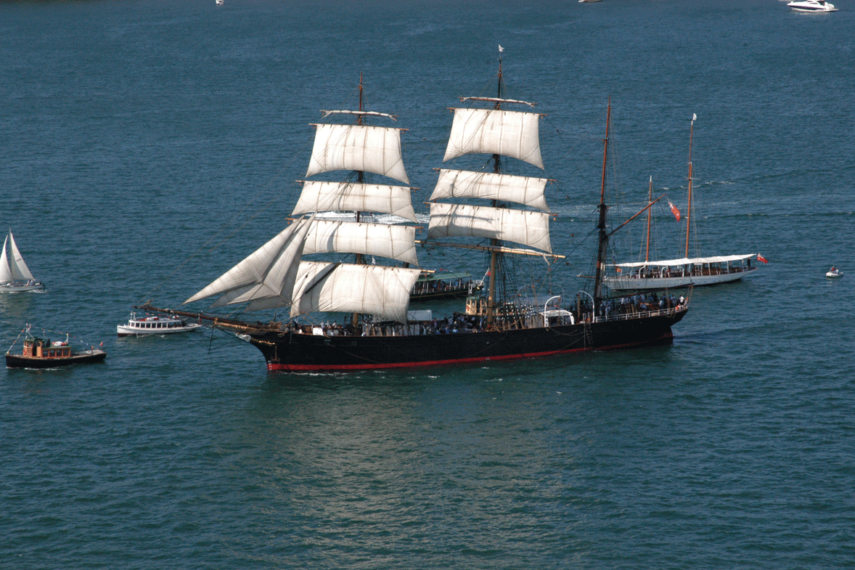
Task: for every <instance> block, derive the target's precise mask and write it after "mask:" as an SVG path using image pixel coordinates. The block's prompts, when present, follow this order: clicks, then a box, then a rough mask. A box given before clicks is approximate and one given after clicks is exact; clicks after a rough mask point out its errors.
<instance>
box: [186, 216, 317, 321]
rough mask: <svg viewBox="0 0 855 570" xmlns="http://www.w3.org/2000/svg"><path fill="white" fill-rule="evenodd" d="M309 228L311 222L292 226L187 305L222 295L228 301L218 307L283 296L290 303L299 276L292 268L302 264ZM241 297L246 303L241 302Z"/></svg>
mask: <svg viewBox="0 0 855 570" xmlns="http://www.w3.org/2000/svg"><path fill="white" fill-rule="evenodd" d="M309 225H310V222H309V221H307V220H300V221H298V222H295V223H293V224H291V225H290V226H288V227H287V228H285V229H284V230H282V231H281V232H280V233H279V234H278V235H277V236H276V237H274V238H273V239H272V240H270V241H269V242H267V243H266V244H264V245H263V246H261V247H260V248H258V249H257V250H255V251H254V252H253V253H252V254H251V255H250V256H249V257H247V258H246V259H244V260H243V261H241V262H240V263H238V264H237V265H235V266H234V267H232V268H231V269H230V270H228V271H227V272H226V273H224V274H223V275H222V276H221V277H220V278H219V279H217V280H215V281H214V282H213V283H211V284H210V285H208V286H207V287H205V288H204V289H202V290H201V291H199V292H198V293H196V294H195V295H193V296H192V297H190V298H189V299H187V300H186V301H184V304H187V303H192V302H193V301H197V300H199V299H204V298H206V297H212V296H214V295H221V294H224V298H221V299H218V300H217V302H216V303H215V304H214V306H222V305H226V304H233V303H240V302H244V301H249V300H251V299H253V298H256V297H268V296H279V295H282V296H283V297H286V298H288V299H289V300H290V289H292V288H293V279H294V278H295V273H296V269H291V266H292V265H293V266H295V267H296V265H297V263H295V261H296V262H299V259H300V255H301V252H302V247H303V242H304V239H305V235H306V232H308V230H309ZM289 269H291V272H290V286H289V283H288V281H289ZM239 298H242V300H240V301H238V300H237V299H239Z"/></svg>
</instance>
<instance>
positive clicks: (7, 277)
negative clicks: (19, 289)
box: [0, 236, 13, 283]
mask: <svg viewBox="0 0 855 570" xmlns="http://www.w3.org/2000/svg"><path fill="white" fill-rule="evenodd" d="M7 243H9V236H6V239H5V240H3V254H2V255H0V283H9V282H11V281H12V280H13V279H12V269H11V268H10V267H9V259H8V258H7V257H6V244H7Z"/></svg>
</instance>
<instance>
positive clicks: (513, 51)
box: [0, 0, 855, 569]
mask: <svg viewBox="0 0 855 570" xmlns="http://www.w3.org/2000/svg"><path fill="white" fill-rule="evenodd" d="M518 4H519V3H515V2H486V1H485V2H405V3H401V4H400V5H392V4H391V3H385V2H376V1H374V2H313V3H311V4H309V3H305V4H304V3H297V2H274V1H272V0H259V1H239V0H226V3H225V5H223V6H221V7H217V6H215V5H214V2H213V1H210V0H206V1H204V2H201V1H198V2H196V1H192V2H191V1H186V2H165V1H150V2H117V1H114V2H105V1H91V2H5V3H0V62H2V63H1V64H0V157H2V158H0V198H2V200H0V203H2V204H3V206H2V208H0V228H2V230H3V231H6V229H7V228H9V227H11V228H12V230H13V231H14V233H15V235H16V237H17V240H18V244H19V246H20V248H21V250H22V252H23V254H24V256H25V258H26V260H27V262H28V263H29V266H30V268H31V269H32V270H33V271H34V273H35V274H36V276H37V277H38V278H40V279H42V280H44V281H45V282H46V283H47V284H48V288H49V292H48V293H47V294H44V295H16V296H3V297H0V340H2V342H4V343H6V346H8V345H10V344H11V343H12V341H13V340H14V339H15V337H16V336H17V335H18V333H19V332H20V330H21V329H22V328H23V325H24V323H27V322H32V323H36V324H37V325H39V326H42V327H45V328H49V329H51V330H56V331H67V330H68V331H71V332H72V333H73V334H75V335H76V336H78V337H80V338H82V339H84V340H86V341H87V342H89V343H90V344H98V343H100V342H102V341H103V342H104V346H105V348H106V349H107V351H108V353H109V356H108V359H107V362H106V363H105V364H104V365H100V366H90V367H77V368H72V369H67V370H55V371H42V372H35V371H6V370H2V372H0V458H2V459H0V566H2V567H5V568H93V567H110V568H125V567H127V568H278V567H327V568H332V567H336V568H337V567H366V568H389V567H395V568H434V567H455V568H456V567H490V568H493V567H507V568H556V567H568V568H657V569H658V568H758V567H759V568H841V567H846V566H851V565H853V564H855V555H853V552H855V515H853V512H855V500H854V499H853V491H852V489H853V486H855V426H853V410H855V395H853V390H854V389H855V364H853V359H852V355H851V352H852V348H853V340H855V338H854V337H855V334H853V328H852V326H851V323H850V313H851V312H852V310H853V302H852V299H853V287H852V283H853V280H855V256H853V253H852V251H853V250H852V244H853V236H855V231H854V230H855V228H853V221H855V214H853V212H855V197H853V188H855V158H853V156H855V153H853V151H855V144H853V142H852V141H853V135H852V133H853V132H855V96H853V95H855V54H853V44H855V34H853V33H852V31H853V30H855V17H853V14H855V5H852V4H851V2H849V1H848V0H838V2H837V4H838V7H839V8H840V11H839V12H837V13H834V14H826V15H800V14H795V13H792V12H791V11H790V10H789V9H787V8H786V6H785V4H784V3H783V2H778V1H776V0H762V1H761V0H748V1H742V2H730V1H718V2H717V1H713V0H706V1H701V0H698V1H692V2H688V1H676V0H665V1H655V2H653V1H641V0H636V1H632V0H626V1H618V0H604V1H603V2H601V3H599V4H592V5H587V4H578V3H576V2H573V1H567V2H553V1H544V2H538V3H532V4H530V5H524V6H519V5H518ZM498 44H502V45H503V46H504V47H505V48H506V51H505V58H504V66H505V78H506V80H507V83H508V96H510V97H513V98H520V99H527V100H533V101H536V102H538V107H537V110H538V111H540V112H542V113H545V114H546V115H547V117H546V118H545V119H544V121H543V125H542V135H543V136H542V139H543V143H542V144H543V155H544V161H545V163H546V174H547V176H549V177H550V178H554V179H556V180H557V187H554V188H552V191H553V193H552V194H551V196H550V197H551V202H550V204H551V206H552V208H553V210H555V211H556V212H557V213H558V214H559V217H558V219H557V220H556V222H555V223H554V226H553V247H554V249H555V250H556V252H557V253H564V254H567V255H568V262H569V263H570V265H569V266H564V268H563V269H562V270H561V271H557V272H556V273H555V275H554V277H553V280H554V282H555V284H556V286H558V285H560V286H562V287H563V288H564V290H565V291H566V292H571V293H572V292H575V291H576V290H578V289H579V288H580V287H581V286H582V283H581V282H580V281H579V280H578V279H576V277H575V276H576V275H577V274H578V273H584V272H586V271H587V269H588V267H589V265H590V261H591V254H592V250H593V243H592V241H591V238H590V237H588V238H587V239H586V236H588V235H589V233H590V231H591V229H592V227H593V225H594V218H593V216H592V212H593V210H594V204H595V201H596V199H597V192H598V190H599V178H600V169H601V160H602V159H601V152H602V142H601V138H602V136H603V132H604V127H605V109H606V104H607V99H608V97H609V96H611V98H612V105H613V114H612V126H613V137H612V142H613V143H614V146H613V150H614V152H613V157H614V158H615V159H616V160H615V161H614V163H613V164H614V166H613V167H612V168H610V170H609V180H610V191H611V196H612V197H613V199H614V200H615V201H618V202H619V203H620V205H621V206H622V208H620V209H619V212H616V214H622V213H627V215H628V213H629V212H630V210H631V209H632V208H633V207H634V206H635V205H636V204H638V203H643V202H644V199H645V197H646V190H647V180H648V177H649V176H651V175H652V176H653V177H654V185H655V187H656V190H657V192H658V193H661V192H664V191H667V192H668V196H669V198H670V199H671V200H672V201H674V202H675V203H677V204H678V205H679V206H681V207H683V206H684V204H685V195H684V191H683V189H682V188H684V187H685V176H686V158H687V143H688V126H689V119H690V117H691V115H692V113H697V114H698V121H697V122H696V125H695V141H694V152H693V158H694V161H695V168H696V176H697V178H698V182H697V185H696V189H697V197H698V211H697V212H698V216H699V218H700V220H699V239H698V243H697V247H698V249H699V250H700V253H706V254H731V253H748V252H757V251H760V252H761V253H762V254H763V255H764V256H765V257H766V258H768V259H769V260H770V263H769V265H767V266H763V267H762V268H761V269H760V271H758V272H757V274H756V275H754V276H753V277H752V278H751V279H749V280H746V281H745V282H741V283H737V284H732V285H727V286H722V287H719V288H715V289H708V290H699V291H696V292H695V294H694V297H693V299H692V309H691V311H690V313H689V314H688V316H687V317H686V319H685V320H684V321H683V322H682V323H680V325H679V326H678V327H677V328H676V329H675V331H674V332H675V336H676V338H675V342H674V344H673V345H672V346H667V347H656V348H651V349H643V350H627V351H620V352H608V353H594V354H586V355H582V356H575V357H569V358H556V359H547V360H540V361H527V362H516V363H512V364H502V365H494V364H490V365H487V366H475V367H468V368H464V369H454V368H437V369H432V370H426V371H421V370H420V371H415V372H394V373H390V372H382V373H379V372H378V373H360V374H347V375H336V376H332V375H319V376H312V375H301V376H292V375H283V374H269V373H268V372H267V371H266V369H265V365H264V360H263V358H262V357H261V354H260V353H259V352H258V351H257V350H256V349H254V348H253V347H251V346H249V345H247V344H245V343H242V342H240V341H237V340H236V339H234V338H231V337H227V336H225V335H214V336H213V337H212V336H211V335H210V333H199V334H195V335H193V336H187V337H183V338H172V339H164V338H150V339H140V340H126V339H122V340H119V339H117V338H115V325H116V324H118V323H119V322H121V321H122V320H126V319H127V315H128V312H129V311H130V307H131V305H132V304H134V303H137V302H139V301H142V300H144V299H148V298H153V299H154V300H155V301H156V302H158V303H160V304H165V305H171V306H175V305H177V304H178V303H180V302H181V301H182V300H183V299H185V298H187V297H188V296H189V295H191V294H192V293H194V292H195V291H197V290H198V289H200V288H201V287H202V286H204V285H205V284H207V283H208V282H209V281H211V280H212V279H214V278H215V277H217V276H218V275H219V274H220V273H221V272H222V271H224V270H225V269H227V268H229V267H230V266H231V265H232V264H234V263H235V262H236V261H238V260H239V259H241V258H242V257H243V256H245V255H247V254H248V253H249V252H250V251H252V250H253V249H254V248H256V247H258V246H259V245H260V244H261V243H263V242H264V241H266V240H267V239H269V238H270V237H271V236H272V235H274V234H275V233H276V232H278V231H279V230H280V229H281V228H282V226H283V224H284V219H285V218H286V217H287V216H288V215H289V214H290V211H291V209H292V207H293V204H294V203H295V201H296V197H297V192H298V187H297V186H296V185H295V184H294V183H293V181H294V180H296V179H298V178H301V177H303V176H304V174H305V166H306V164H307V163H308V156H309V152H310V145H311V137H312V131H311V128H310V127H309V126H308V123H310V122H315V121H317V120H318V119H319V117H320V114H319V112H318V111H319V109H334V108H349V107H351V108H352V106H353V104H354V102H355V96H356V85H357V83H358V75H359V73H360V72H362V73H363V74H364V82H365V93H366V101H367V103H368V106H369V108H370V109H372V110H377V111H385V112H392V113H395V114H397V115H398V117H399V118H398V123H397V125H399V126H401V127H404V128H407V129H409V131H407V133H405V136H404V156H405V160H406V164H407V169H408V173H409V174H410V178H411V181H412V183H413V185H414V186H417V187H419V188H421V190H419V191H417V192H416V193H414V203H415V204H416V205H417V209H419V210H420V211H421V212H424V211H425V208H424V206H423V204H422V202H423V201H424V200H425V199H426V198H427V196H428V195H429V191H430V189H431V188H432V185H433V183H434V182H435V179H436V174H435V172H434V171H433V170H432V169H433V168H436V167H439V166H440V164H441V158H442V151H443V149H444V144H445V138H446V137H447V134H448V129H449V126H450V121H451V115H450V113H449V112H448V111H447V110H446V108H447V107H450V106H453V105H455V104H457V103H458V99H457V97H458V96H462V95H490V94H492V90H493V88H494V85H493V81H494V76H495V72H496V55H497V52H496V47H497V45H498ZM618 217H620V216H619V215H616V216H615V218H614V220H617V218H618ZM656 222H658V223H657V224H656V226H657V227H658V228H659V229H658V230H657V232H658V233H657V234H656V235H657V241H656V244H657V248H658V250H657V251H658V253H660V254H661V255H667V256H672V255H674V256H676V255H680V254H681V252H680V249H679V247H680V236H679V235H678V233H677V226H676V224H675V222H674V221H673V219H670V218H669V214H667V212H665V211H664V210H660V211H659V212H657V217H656ZM641 235H642V234H641V226H639V227H637V228H631V229H630V230H629V231H628V232H626V235H625V237H623V238H622V239H621V240H618V244H617V245H619V246H620V245H622V246H624V247H625V248H627V249H631V250H632V251H630V252H629V253H627V256H632V255H634V254H635V253H637V250H638V243H639V242H640V238H641ZM215 247H216V249H214V248H215ZM212 250H213V251H212ZM624 251H627V250H626V249H625V250H624ZM422 262H423V264H424V265H426V266H432V267H436V266H442V265H445V264H454V263H456V264H462V265H464V267H461V268H464V269H470V270H471V271H473V272H476V271H482V270H483V266H482V265H479V264H481V263H482V261H481V260H480V259H460V257H459V255H458V254H455V256H451V255H450V254H448V255H447V256H446V257H443V255H442V254H440V253H438V252H433V254H432V255H431V256H428V255H422ZM533 263H534V264H533V265H531V266H530V267H531V268H533V269H535V270H537V271H539V272H542V270H543V269H544V268H545V264H543V263H542V261H536V262H533ZM537 263H539V264H540V265H537ZM832 264H834V265H838V266H839V267H842V268H843V270H844V271H847V272H848V273H849V274H850V275H849V276H847V277H844V278H843V279H841V280H839V281H834V282H832V281H827V280H826V279H825V278H824V273H825V271H826V270H827V269H828V268H829V267H830V266H831V265H832Z"/></svg>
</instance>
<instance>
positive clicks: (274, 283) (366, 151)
mask: <svg viewBox="0 0 855 570" xmlns="http://www.w3.org/2000/svg"><path fill="white" fill-rule="evenodd" d="M359 93H360V105H359V107H358V109H357V110H350V111H322V112H323V113H324V117H332V116H337V117H339V118H341V117H345V118H347V117H351V118H352V119H351V121H350V122H348V123H347V124H340V123H322V124H317V125H314V126H315V129H316V132H315V142H314V147H313V150H312V156H311V159H310V162H309V168H308V171H307V173H306V178H307V180H305V181H303V182H302V193H301V195H300V197H299V200H298V202H297V205H296V207H295V209H294V212H293V213H292V216H294V217H295V221H294V222H293V223H292V224H291V225H289V226H288V227H287V228H285V229H284V230H283V231H282V232H281V233H279V234H278V235H277V236H276V237H274V238H273V239H272V240H270V241H269V242H268V243H266V244H265V245H263V246H262V247H261V248H259V249H258V250H256V251H255V252H254V253H252V254H251V255H250V256H249V257H247V258H246V259H244V260H243V261H241V262H240V263H238V264H237V265H236V266H235V267H233V268H232V269H231V270H229V271H228V272H226V273H225V274H224V275H223V276H221V277H220V278H218V279H217V280H215V281H214V282H213V283H211V284H210V285H208V286H207V287H205V288H204V289H202V290H201V291H199V292H198V293H196V294H195V295H193V296H191V297H190V298H189V299H187V301H185V304H186V303H193V302H196V301H198V300H200V299H204V298H209V297H214V296H216V297H217V299H216V301H215V302H214V303H213V307H223V306H227V305H236V304H241V305H242V306H244V310H245V311H260V310H270V309H283V308H287V307H290V309H289V312H288V317H289V318H288V319H287V320H286V319H280V320H275V319H274V320H272V321H270V322H266V323H262V322H255V323H250V322H246V321H242V320H237V319H233V318H224V317H219V316H214V315H206V314H202V313H196V312H189V311H181V310H173V309H158V308H155V307H152V306H151V305H150V304H146V305H144V306H143V307H141V308H144V309H146V310H149V311H161V312H165V313H170V314H175V315H183V316H188V317H193V318H198V319H199V320H200V321H201V320H205V321H207V322H209V323H210V324H211V325H212V326H214V327H217V328H221V329H224V330H227V331H230V332H232V333H235V334H237V335H238V336H239V337H241V338H243V339H244V340H247V341H248V342H250V343H251V344H252V345H253V346H255V347H257V348H258V349H259V350H260V351H261V352H262V354H263V355H264V358H265V359H266V361H267V368H268V369H269V370H281V371H288V372H315V371H355V370H371V369H393V368H409V367H423V366H435V365H458V364H465V363H477V362H484V361H504V360H513V359H522V358H533V357H544V356H551V355H558V354H569V353H575V352H583V351H590V350H597V349H612V348H621V347H630V346H640V345H648V344H655V343H662V342H670V340H671V339H672V332H671V327H672V326H673V325H675V324H677V323H678V322H679V321H680V320H681V319H682V318H683V317H684V316H685V314H686V312H687V310H688V301H686V300H684V301H682V302H680V301H676V300H674V299H666V298H663V299H660V302H659V304H654V303H643V302H641V303H631V302H627V301H628V299H622V300H621V299H610V298H608V297H607V296H606V295H605V293H604V281H603V278H604V271H605V259H606V252H607V250H608V242H609V233H608V231H607V225H606V218H607V211H608V207H607V205H606V203H605V183H606V180H605V173H606V160H607V153H608V129H609V127H608V122H609V121H608V118H607V122H606V123H607V126H606V137H605V139H604V153H603V178H602V187H601V189H600V202H599V206H598V222H597V232H598V250H597V262H596V275H595V281H594V290H593V292H592V293H587V292H585V293H578V294H574V295H573V296H572V298H568V297H566V296H565V295H564V294H563V293H554V292H553V291H551V290H549V288H546V289H544V288H543V287H540V288H539V289H538V288H536V287H534V286H533V285H532V286H530V287H517V286H515V285H514V282H515V281H520V280H523V279H531V274H530V273H529V272H525V273H523V272H519V273H523V274H519V273H516V272H514V267H515V266H516V264H515V263H513V261H512V260H514V259H517V258H521V257H525V256H535V257H536V258H543V259H545V260H547V261H548V262H549V263H550V264H552V263H555V262H556V261H557V260H560V259H562V258H563V256H561V255H557V254H554V253H553V250H552V244H551V241H550V232H549V222H550V217H551V214H550V213H549V208H548V205H547V202H546V196H545V188H546V185H547V182H548V181H547V179H544V178H537V177H528V176H518V175H516V174H514V175H511V174H507V173H506V172H505V171H504V169H503V165H504V164H505V163H506V162H507V161H509V160H513V161H523V162H527V163H529V164H531V165H534V166H535V167H537V168H540V169H543V162H542V157H541V153H540V136H539V123H540V119H541V115H540V114H538V113H535V112H532V111H530V109H531V108H533V107H534V104H533V103H530V102H526V101H521V100H515V99H508V98H505V97H504V93H503V76H502V64H501V59H500V60H499V73H498V90H497V96H496V97H469V98H463V99H462V101H463V102H467V103H469V104H471V105H472V106H470V107H467V108H454V109H453V113H454V118H453V123H452V127H451V134H450V136H449V141H448V145H447V149H446V152H445V157H444V161H448V160H452V159H455V158H457V157H460V156H463V155H469V154H475V155H487V157H488V159H489V160H488V164H489V167H488V168H485V169H483V170H482V171H467V170H450V169H443V170H441V171H440V173H439V178H438V181H437V184H436V188H435V189H434V191H433V193H432V195H431V197H430V199H429V203H430V224H429V228H428V230H427V239H425V240H420V241H419V242H417V241H416V239H415V233H416V227H415V225H413V224H414V223H415V222H416V217H415V213H414V211H413V207H412V203H411V198H410V190H411V189H410V188H409V187H408V186H401V185H398V184H388V183H386V182H387V180H386V179H389V178H391V179H392V180H395V181H398V182H402V183H403V184H405V185H406V184H409V180H408V178H407V175H406V171H405V169H404V163H403V157H402V153H401V130H402V129H399V128H396V127H390V126H369V125H367V124H365V123H366V122H367V121H368V120H372V121H374V120H383V121H388V120H391V119H394V118H395V117H393V116H392V115H387V114H384V113H377V112H368V111H364V110H363V109H362V88H361V80H360V91H359ZM519 108H523V109H524V110H517V109H519ZM610 114H611V106H610V105H609V113H608V117H610ZM354 119H355V120H354ZM330 172H334V173H337V174H341V176H340V178H343V179H344V180H343V181H317V180H313V179H312V177H315V176H317V175H323V174H324V173H330ZM369 175H372V176H379V177H382V178H383V180H382V181H381V182H382V183H381V182H377V181H372V180H369V179H368V176H369ZM327 176H329V175H327ZM330 211H336V212H355V213H356V215H355V221H336V222H334V223H331V222H328V221H325V220H321V219H319V217H320V216H319V213H326V212H330ZM364 212H371V213H387V214H395V215H396V219H400V220H401V221H402V223H400V224H377V223H374V222H370V223H366V222H363V221H361V218H362V213H364ZM417 246H421V247H455V248H463V249H468V250H472V251H475V252H480V253H481V254H482V255H484V256H486V258H488V261H487V260H486V259H485V258H481V259H482V260H484V261H485V263H486V264H488V265H489V270H488V277H487V280H488V284H487V285H486V286H485V288H484V290H483V291H478V292H476V293H475V294H473V295H471V296H469V297H467V298H466V301H465V306H463V307H461V311H460V312H455V313H453V314H451V315H443V316H437V315H435V314H433V311H431V310H429V309H423V308H420V309H419V310H410V308H409V303H410V295H411V292H412V291H413V285H414V284H415V283H416V281H417V280H418V279H419V275H420V273H421V269H420V268H419V267H418V258H417V255H416V251H417ZM318 255H321V256H327V257H329V256H332V255H336V256H339V257H338V258H337V260H335V261H323V260H321V261H315V260H312V257H316V256H318ZM378 257H380V258H383V259H384V260H385V261H384V262H382V263H377V262H376V258H378ZM474 257H475V256H474V255H473V258H474ZM369 260H370V261H369ZM534 281H535V280H534V279H532V284H533V283H534ZM540 282H541V283H543V282H544V281H543V280H540ZM521 291H529V292H530V293H528V294H525V295H523V294H522V293H521Z"/></svg>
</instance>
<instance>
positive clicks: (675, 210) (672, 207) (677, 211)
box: [668, 202, 680, 222]
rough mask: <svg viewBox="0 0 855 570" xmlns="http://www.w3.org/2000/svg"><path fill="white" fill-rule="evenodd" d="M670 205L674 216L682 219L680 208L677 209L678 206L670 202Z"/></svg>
mask: <svg viewBox="0 0 855 570" xmlns="http://www.w3.org/2000/svg"><path fill="white" fill-rule="evenodd" d="M668 207H669V208H671V213H672V214H674V217H675V218H677V221H678V222H679V221H680V210H678V209H677V206H675V205H674V204H672V203H671V202H668Z"/></svg>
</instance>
